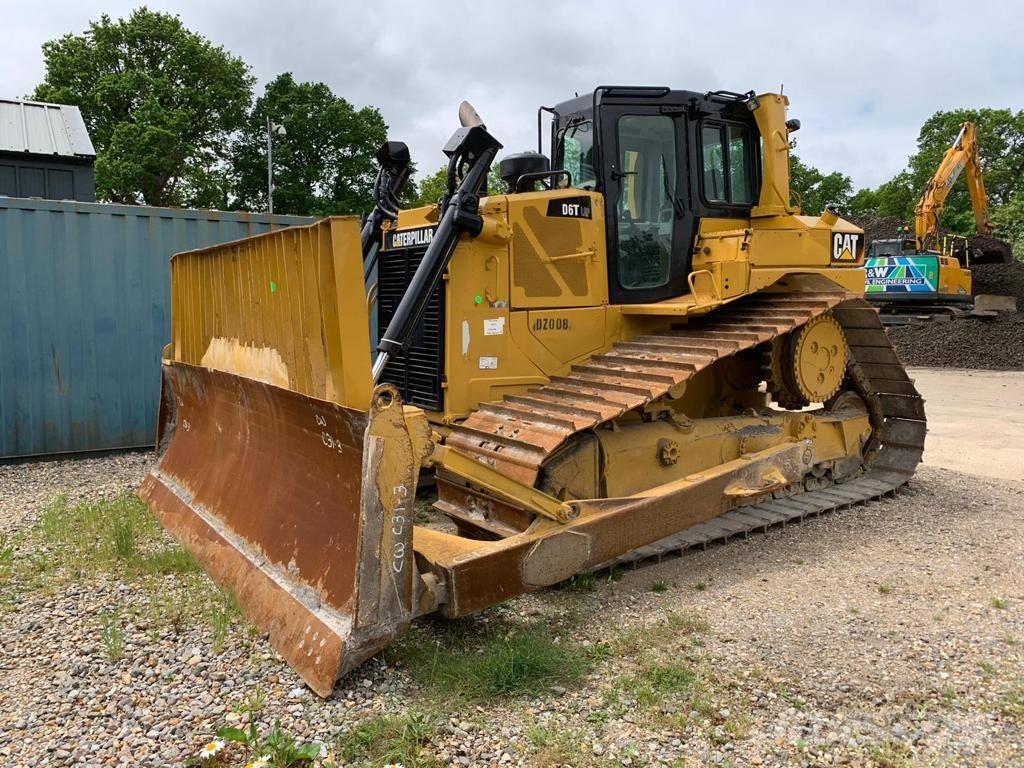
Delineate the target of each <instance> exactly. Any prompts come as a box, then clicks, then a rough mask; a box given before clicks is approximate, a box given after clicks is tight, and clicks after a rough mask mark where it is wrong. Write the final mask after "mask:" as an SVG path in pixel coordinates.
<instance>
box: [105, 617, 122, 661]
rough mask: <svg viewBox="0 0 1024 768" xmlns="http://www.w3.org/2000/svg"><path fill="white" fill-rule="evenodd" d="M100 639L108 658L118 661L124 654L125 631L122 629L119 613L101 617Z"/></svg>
mask: <svg viewBox="0 0 1024 768" xmlns="http://www.w3.org/2000/svg"><path fill="white" fill-rule="evenodd" d="M100 638H101V639H102V640H103V650H104V652H105V653H106V654H107V658H108V659H110V660H111V661H117V660H118V659H120V658H121V656H122V654H123V653H124V629H122V628H121V617H120V616H119V615H118V614H117V613H104V614H101V615H100Z"/></svg>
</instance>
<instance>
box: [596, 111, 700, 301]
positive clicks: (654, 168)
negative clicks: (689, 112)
mask: <svg viewBox="0 0 1024 768" xmlns="http://www.w3.org/2000/svg"><path fill="white" fill-rule="evenodd" d="M600 122H601V152H602V162H601V164H602V166H603V178H602V185H601V186H602V189H603V191H604V193H605V219H606V230H607V233H608V234H607V237H608V257H609V259H608V287H609V296H610V299H611V302H612V303H613V304H635V303H639V302H649V301H660V300H662V299H667V298H671V297H673V296H681V295H683V294H685V293H687V291H688V288H687V280H686V279H687V276H688V275H689V272H690V264H691V254H692V248H693V239H694V235H695V229H696V225H697V219H696V217H695V215H694V211H693V207H692V205H691V200H690V184H689V178H690V174H689V167H688V161H687V157H688V152H687V150H686V142H687V118H686V116H685V114H684V113H683V112H682V110H678V109H672V108H666V107H657V106H648V105H645V106H633V105H622V106H619V105H615V106H610V105H609V106H602V108H601V116H600Z"/></svg>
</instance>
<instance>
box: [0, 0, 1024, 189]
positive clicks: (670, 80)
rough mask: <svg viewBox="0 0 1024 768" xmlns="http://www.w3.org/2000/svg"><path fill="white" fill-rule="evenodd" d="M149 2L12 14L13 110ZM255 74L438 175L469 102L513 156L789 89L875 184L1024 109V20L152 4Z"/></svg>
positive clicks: (1003, 14)
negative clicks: (367, 118) (679, 111)
mask: <svg viewBox="0 0 1024 768" xmlns="http://www.w3.org/2000/svg"><path fill="white" fill-rule="evenodd" d="M137 4H139V3H129V2H121V1H120V0H107V1H106V2H102V3H101V2H92V1H89V0H75V2H71V1H70V0H52V1H51V2H47V3H39V4H37V5H35V6H33V7H32V12H31V13H25V12H24V9H25V5H24V3H21V2H19V3H15V2H13V0H0V8H2V11H0V18H3V19H4V25H5V27H6V30H5V35H4V38H5V45H4V48H3V52H2V53H0V65H2V66H0V94H3V95H13V96H20V95H24V94H26V93H29V92H31V90H32V89H33V88H34V87H35V85H36V83H37V82H38V81H39V80H40V79H41V77H42V73H43V67H42V55H41V52H40V48H39V46H40V45H41V44H42V42H43V41H45V40H48V39H51V38H53V37H56V36H59V35H60V34H63V33H65V32H71V31H73V32H80V31H81V30H83V29H85V27H86V25H87V22H88V20H89V19H94V18H97V17H98V16H99V15H100V14H101V13H103V12H106V13H108V14H110V15H111V16H123V15H126V14H127V13H129V12H130V10H131V8H132V7H133V5H137ZM149 6H150V7H151V8H155V9H160V10H165V11H170V12H173V13H178V14H179V15H180V16H181V18H182V20H183V21H184V22H185V24H186V25H187V26H189V27H190V28H191V29H194V30H196V31H198V32H200V33H201V34H203V35H205V36H206V37H208V38H210V39H211V40H213V41H215V42H217V43H218V44H222V45H224V46H225V47H226V48H227V49H228V50H230V51H231V52H232V53H234V54H236V55H238V56H241V57H242V58H243V59H244V60H245V61H247V62H248V63H249V64H250V65H251V66H252V68H253V72H254V74H255V75H256V76H257V77H258V78H259V80H260V86H258V87H259V88H261V87H262V84H263V83H265V82H266V81H268V80H270V79H271V78H273V77H274V76H275V75H277V74H278V73H280V72H283V71H291V72H293V73H294V74H295V77H296V78H298V79H302V80H322V81H324V82H326V83H327V84H328V85H330V86H331V88H332V89H333V90H334V91H335V92H336V93H338V94H341V95H342V96H344V97H345V98H347V99H348V100H349V101H351V102H353V103H354V104H356V105H365V104H373V105H376V106H378V107H380V108H381V111H382V113H383V115H384V118H385V120H386V121H387V122H388V125H389V126H390V129H391V134H392V136H393V137H394V138H398V139H402V140H404V141H406V142H408V143H409V145H410V147H411V149H412V152H413V157H414V159H415V160H416V161H417V163H418V164H419V167H420V168H421V169H423V170H424V171H429V170H432V169H433V168H435V167H439V166H440V165H441V164H442V162H443V156H442V155H441V152H440V148H441V146H442V145H443V144H444V142H445V140H446V139H447V138H448V136H449V134H450V133H451V131H452V130H453V129H454V128H455V126H456V124H457V120H456V110H457V107H458V104H459V102H460V101H461V100H462V99H464V98H465V99H469V100H470V101H471V102H473V104H474V105H475V106H476V108H477V110H478V111H479V112H480V114H481V115H482V116H483V117H484V118H485V120H486V121H487V124H488V127H489V128H490V129H491V130H492V132H493V133H494V134H495V135H496V136H497V137H498V138H499V139H500V140H501V141H502V142H503V143H504V144H505V147H506V150H507V151H509V152H512V151H521V150H524V149H529V148H532V147H533V146H535V144H536V109H537V107H538V106H539V105H541V104H552V103H554V102H558V101H562V100H564V99H566V98H570V97H572V96H573V94H574V93H576V92H579V93H586V92H589V91H591V90H592V89H593V88H594V86H596V85H599V84H603V83H626V84H650V85H670V86H672V87H674V88H681V89H689V90H697V91H703V90H711V89H718V88H724V89H728V90H734V91H745V90H748V89H755V90H757V91H765V90H776V89H778V88H779V87H780V85H782V84H784V86H785V93H786V94H787V95H788V96H789V98H790V100H791V114H792V116H794V117H798V118H800V120H801V122H802V124H803V127H802V129H801V131H800V133H798V134H797V140H798V152H799V154H800V155H801V157H802V158H803V159H804V160H805V161H806V162H808V163H810V164H812V165H815V166H817V167H819V168H821V169H822V170H825V171H831V170H841V171H844V172H845V173H848V174H850V175H851V176H852V177H853V179H854V182H855V184H856V185H857V186H865V185H871V186H874V185H877V184H878V183H880V182H882V181H885V180H887V179H888V178H890V177H891V176H893V175H894V174H895V173H896V172H898V171H899V170H900V169H901V168H902V167H903V166H904V165H905V163H906V160H907V157H908V156H909V155H910V154H911V153H912V152H913V150H914V146H915V141H916V138H917V132H918V130H919V128H920V126H921V124H922V123H923V122H924V121H925V119H927V118H928V117H929V116H930V115H931V114H932V113H933V112H935V111H936V110H939V109H953V108H956V107H960V106H991V107H1012V108H1014V109H1020V108H1021V107H1022V102H1024V78H1022V77H1021V76H1020V73H1021V72H1024V51H1022V49H1021V46H1019V45H1018V42H1019V40H1020V39H1021V38H1022V37H1024V34H1022V33H1024V14H1021V13H1020V12H1019V9H1017V8H1015V7H1014V4H1013V3H999V2H981V1H976V2H972V3H971V4H970V7H969V13H968V14H967V15H966V16H965V13H964V6H963V4H962V3H953V2H949V0H935V1H934V2H910V3H902V4H898V7H895V6H897V4H894V3H885V2H861V3H845V4H838V3H836V4H824V5H823V4H821V3H817V2H789V3H784V4H783V3H771V2H753V1H751V2H746V3H741V2H734V3H729V4H725V3H706V2H705V3H693V2H647V3H644V4H632V3H622V2H606V1H605V0H591V1H590V2H587V3H582V2H559V3H555V2H533V1H531V0H523V1H521V2H519V3H515V4H498V5H495V4H488V3H484V2H475V3H471V2H450V3H444V4H442V3H422V2H406V0H392V1H391V2H387V3H384V2H378V3H368V2H363V3H353V2H319V1H318V2H310V3H298V2H293V3H280V2H277V0H274V1H273V2H270V1H269V0H250V2H247V3H245V4H243V5H239V4H237V3H216V2H210V1H209V0H205V1H204V2H198V1H195V0H179V2H176V3H169V2H163V1H161V0H157V1H156V2H149Z"/></svg>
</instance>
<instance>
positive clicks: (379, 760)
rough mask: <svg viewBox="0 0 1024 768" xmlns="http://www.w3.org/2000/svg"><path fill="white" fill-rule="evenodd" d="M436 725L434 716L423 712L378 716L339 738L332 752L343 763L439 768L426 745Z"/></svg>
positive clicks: (438, 761) (439, 764) (436, 760)
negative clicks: (435, 767)
mask: <svg viewBox="0 0 1024 768" xmlns="http://www.w3.org/2000/svg"><path fill="white" fill-rule="evenodd" d="M439 724H440V722H439V719H438V718H437V717H435V716H433V715H429V714H426V713H424V712H405V713H403V714H401V715H380V716H378V717H375V718H373V719H371V720H367V721H365V722H363V723H360V724H359V725H357V726H355V727H354V728H353V729H352V730H350V731H349V732H348V733H346V734H345V735H344V736H342V737H341V738H339V739H338V741H337V743H336V744H335V752H336V753H337V756H338V757H339V758H340V759H341V760H342V764H343V765H367V766H369V765H372V766H379V765H386V764H389V763H390V764H399V765H403V766H405V768H434V766H437V767H438V768H439V767H440V766H441V761H440V760H438V759H437V758H436V757H434V756H433V755H432V754H430V751H429V748H428V745H429V744H430V740H431V739H432V738H433V737H434V734H435V733H436V732H437V730H438V726H439Z"/></svg>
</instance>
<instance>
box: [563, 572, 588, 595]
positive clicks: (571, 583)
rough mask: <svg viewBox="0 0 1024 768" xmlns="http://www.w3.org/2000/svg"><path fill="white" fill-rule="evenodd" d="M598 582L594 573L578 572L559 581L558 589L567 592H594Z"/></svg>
mask: <svg viewBox="0 0 1024 768" xmlns="http://www.w3.org/2000/svg"><path fill="white" fill-rule="evenodd" d="M596 583H597V577H596V576H594V574H592V573H577V574H576V575H575V576H570V577H569V578H568V579H566V580H565V581H562V582H559V584H558V589H564V590H566V591H567V592H592V591H593V589H594V585H595V584H596Z"/></svg>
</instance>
